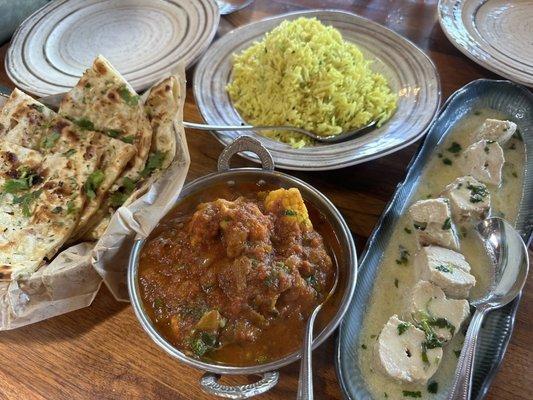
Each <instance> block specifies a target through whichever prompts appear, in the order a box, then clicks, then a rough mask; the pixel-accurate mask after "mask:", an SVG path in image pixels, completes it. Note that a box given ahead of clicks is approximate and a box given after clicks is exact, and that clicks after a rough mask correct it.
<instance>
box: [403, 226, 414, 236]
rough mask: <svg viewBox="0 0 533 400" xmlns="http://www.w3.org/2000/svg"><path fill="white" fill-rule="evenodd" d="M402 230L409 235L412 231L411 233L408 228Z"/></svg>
mask: <svg viewBox="0 0 533 400" xmlns="http://www.w3.org/2000/svg"><path fill="white" fill-rule="evenodd" d="M403 230H404V231H405V233H407V234H409V235H410V234H411V233H412V232H413V231H412V230H411V229H409V228H408V227H405V228H403Z"/></svg>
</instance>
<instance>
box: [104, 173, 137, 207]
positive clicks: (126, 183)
mask: <svg viewBox="0 0 533 400" xmlns="http://www.w3.org/2000/svg"><path fill="white" fill-rule="evenodd" d="M134 190H135V181H133V180H132V179H130V178H128V177H126V178H124V180H123V181H122V187H121V188H120V189H119V190H118V191H116V192H115V193H113V194H112V195H111V198H110V200H111V206H112V207H114V208H118V207H120V206H121V205H122V204H124V202H125V201H126V200H127V199H128V197H129V196H130V195H131V194H132V193H133V191H134Z"/></svg>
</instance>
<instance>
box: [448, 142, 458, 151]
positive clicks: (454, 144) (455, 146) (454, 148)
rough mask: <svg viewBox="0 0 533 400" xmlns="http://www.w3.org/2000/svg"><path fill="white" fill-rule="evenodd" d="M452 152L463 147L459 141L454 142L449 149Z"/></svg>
mask: <svg viewBox="0 0 533 400" xmlns="http://www.w3.org/2000/svg"><path fill="white" fill-rule="evenodd" d="M447 150H448V151H449V152H450V153H459V152H460V151H461V150H462V147H461V145H460V144H459V143H457V142H452V144H451V146H450V147H448V149H447Z"/></svg>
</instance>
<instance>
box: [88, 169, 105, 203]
mask: <svg viewBox="0 0 533 400" xmlns="http://www.w3.org/2000/svg"><path fill="white" fill-rule="evenodd" d="M104 178H105V174H104V173H103V172H102V171H100V170H99V169H98V170H96V171H94V172H93V173H92V174H91V175H89V178H87V182H85V193H86V194H87V197H88V198H89V199H91V200H92V199H94V198H95V197H96V190H97V189H98V187H99V186H100V185H101V184H102V182H103V181H104Z"/></svg>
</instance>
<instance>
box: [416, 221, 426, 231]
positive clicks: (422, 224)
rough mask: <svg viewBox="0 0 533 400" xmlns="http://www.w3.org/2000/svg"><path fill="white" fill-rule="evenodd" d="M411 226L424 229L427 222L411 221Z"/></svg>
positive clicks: (420, 229)
mask: <svg viewBox="0 0 533 400" xmlns="http://www.w3.org/2000/svg"><path fill="white" fill-rule="evenodd" d="M413 226H414V227H415V229H417V230H419V231H425V230H426V228H427V226H428V224H427V222H413Z"/></svg>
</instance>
